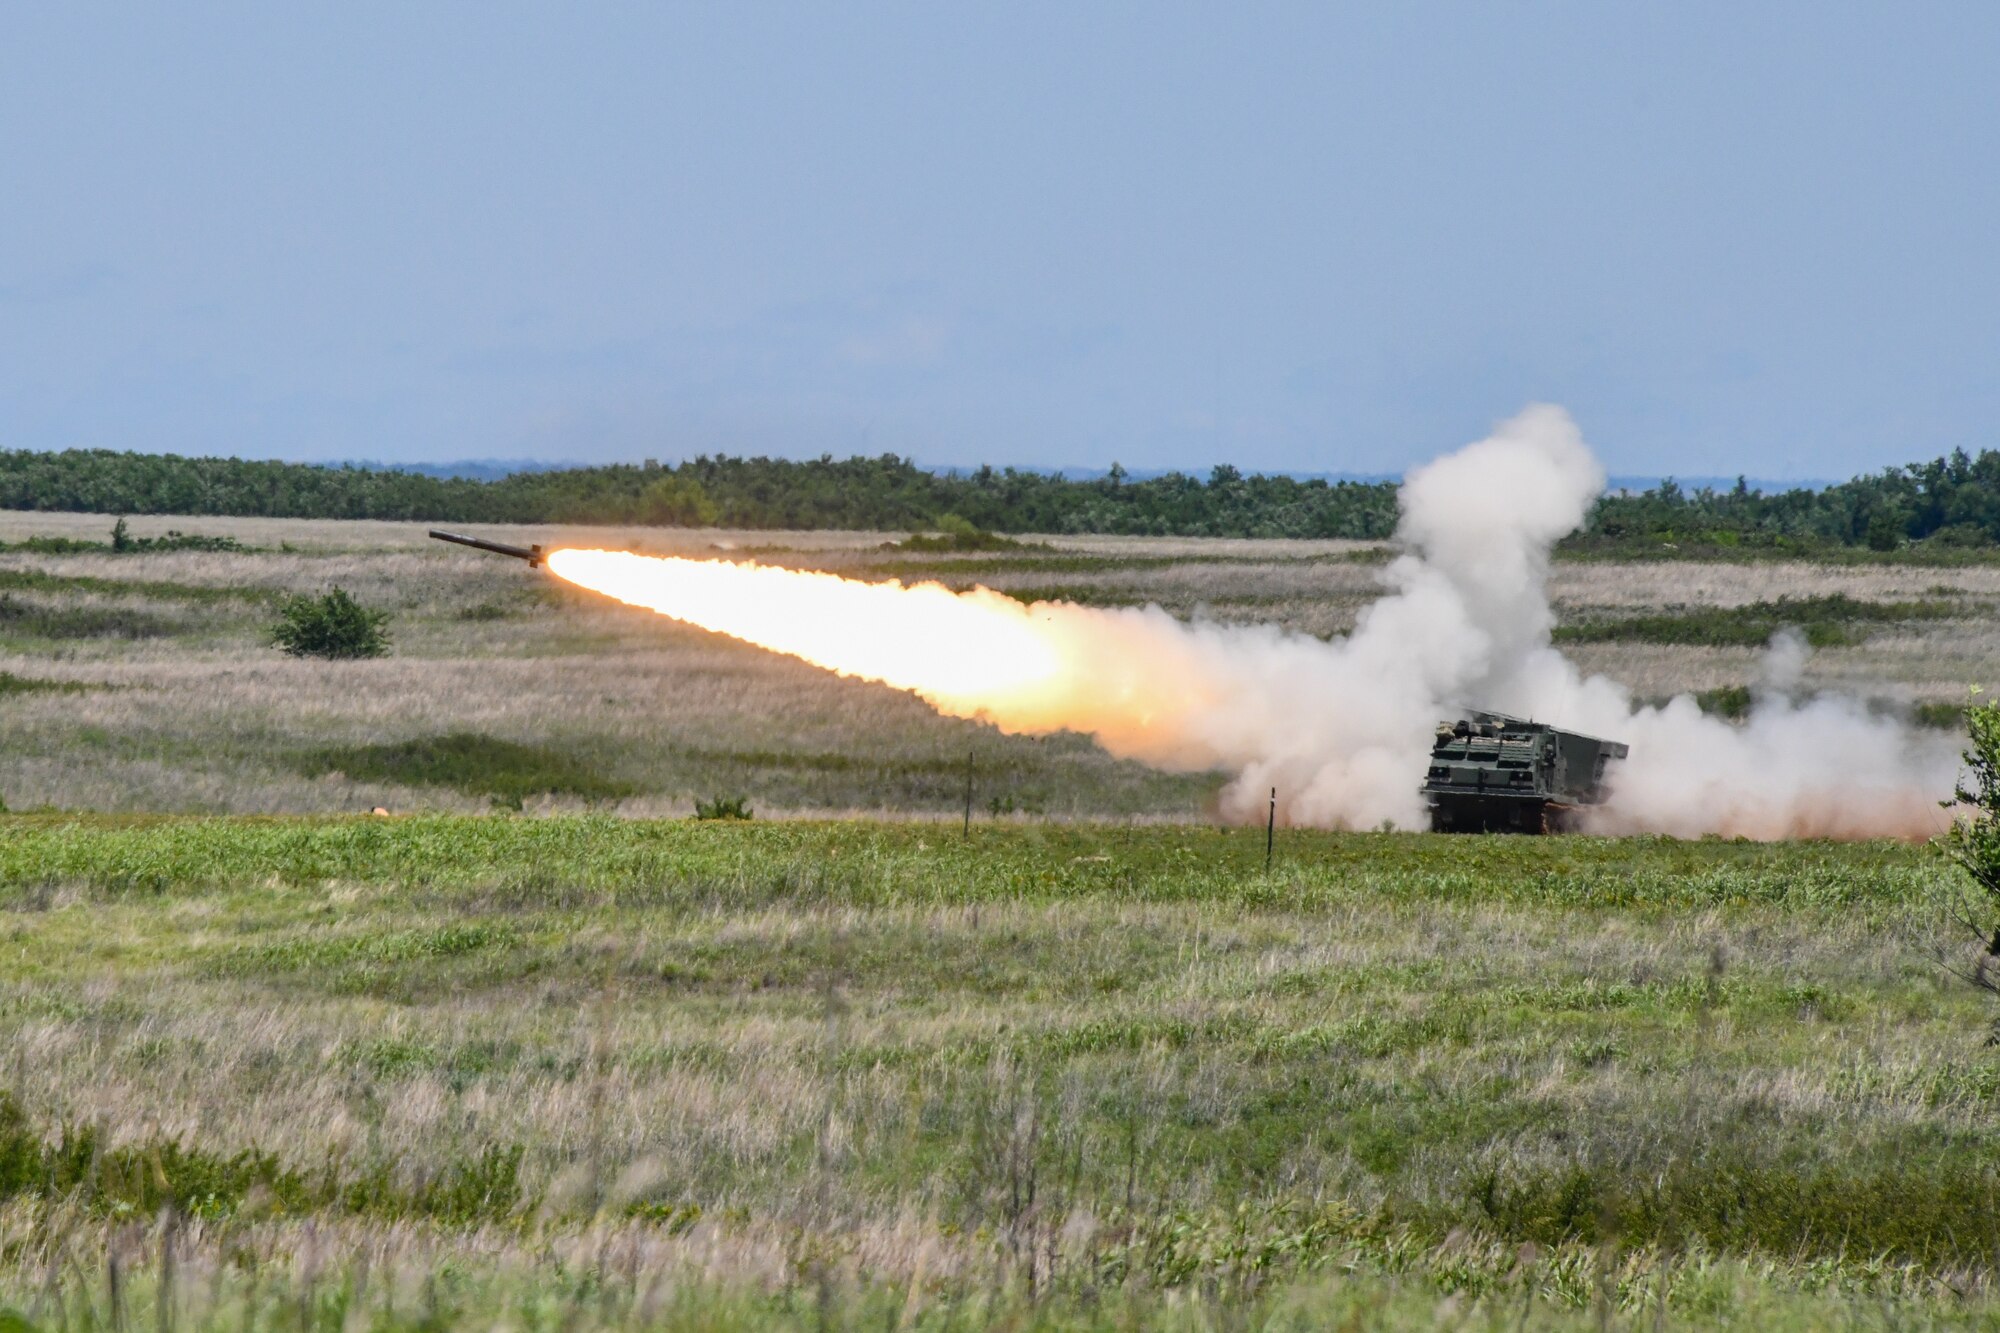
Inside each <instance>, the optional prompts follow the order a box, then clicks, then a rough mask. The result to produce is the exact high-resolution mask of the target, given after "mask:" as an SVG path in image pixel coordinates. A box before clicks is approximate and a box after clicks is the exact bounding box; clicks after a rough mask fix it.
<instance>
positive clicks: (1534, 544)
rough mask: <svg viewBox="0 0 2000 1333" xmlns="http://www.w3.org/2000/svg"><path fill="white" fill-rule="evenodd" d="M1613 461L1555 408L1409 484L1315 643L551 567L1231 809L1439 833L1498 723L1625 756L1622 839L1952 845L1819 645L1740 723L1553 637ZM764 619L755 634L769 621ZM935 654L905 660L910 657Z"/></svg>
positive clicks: (1121, 619) (1933, 774)
mask: <svg viewBox="0 0 2000 1333" xmlns="http://www.w3.org/2000/svg"><path fill="white" fill-rule="evenodd" d="M1604 482H1605V477H1604V471H1603V469H1602V467H1600V466H1599V464H1598V462H1597V460H1596V458H1595V457H1594V456H1593V455H1592V454H1591V452H1590V450H1589V448H1588V447H1587V446H1586V445H1585V444H1584V442H1583V438H1582V436H1581V435H1580V434H1579V432H1578V431H1577V428H1576V425H1575V423H1574V422H1572V421H1571V420H1570V418H1569V416H1568V414H1566V413H1565V412H1563V411H1562V410H1561V409H1560V408H1556V407H1548V406H1538V407H1532V408H1529V409H1528V410H1527V411H1526V412H1523V413H1522V414H1521V415H1520V416H1518V417H1515V418H1514V419H1513V420H1511V421H1508V422H1506V423H1504V424H1503V425H1502V426H1500V427H1499V428H1498V429H1497V430H1496V431H1495V432H1494V433H1493V435H1492V436H1490V437H1489V438H1487V439H1484V440H1481V441H1479V442H1478V443H1476V444H1472V445H1468V446H1466V447H1465V448H1463V449H1460V450H1458V451H1457V452H1455V453H1452V454H1449V455H1446V456H1445V457H1443V458H1440V459H1437V460H1436V461H1434V462H1432V463H1430V464H1428V465H1426V466H1424V467H1421V468H1418V469H1417V470H1415V471H1413V472H1412V473H1410V475H1409V477H1408V478H1407V479H1406V481H1405V482H1404V485H1403V488H1402V491H1401V494H1400V503H1401V507H1402V517H1401V521H1400V523H1399V525H1398V528H1397V533H1396V535H1397V540H1398V542H1399V543H1400V544H1401V546H1402V547H1403V551H1404V553H1403V554H1402V555H1400V556H1399V557H1398V558H1397V559H1396V560H1395V561H1393V562H1392V563H1391V564H1390V565H1389V566H1388V567H1387V569H1386V571H1385V574H1384V577H1385V582H1386V589H1387V590H1386V592H1385V595H1384V596H1383V597H1381V598H1380V599H1379V600H1377V601H1375V602H1374V603H1372V604H1370V605H1369V606H1368V607H1366V608H1364V610H1363V611H1362V613H1361V615H1360V617H1359V618H1358V620H1357V622H1356V624H1355V628H1354V632H1353V633H1352V634H1350V635H1348V636H1347V637H1346V638H1344V639H1336V640H1334V641H1332V642H1323V641H1321V640H1319V639H1315V638H1310V637H1306V636H1303V635H1296V634H1288V633H1285V632H1283V631H1281V630H1278V629H1276V628H1274V627H1268V626H1262V627H1260V626H1249V627H1237V626H1220V625H1214V624H1204V623H1196V624H1192V625H1190V624H1186V623H1183V622H1181V621H1178V620H1175V619H1174V618H1173V617H1172V616H1170V615H1168V614H1167V613H1166V612H1164V611H1162V610H1160V609H1159V608H1157V607H1148V608H1145V609H1143V610H1140V609H1127V610H1106V609H1098V608H1087V607H1080V606H1075V605H1071V604H1069V603H1061V602H1044V603H1037V604H1036V605H1034V606H1032V607H1026V608H1023V607H1020V606H1018V605H1017V604H1015V603H1013V602H1010V601H1008V600H1007V599H1005V598H1002V597H1000V596H998V595H997V594H993V593H988V592H983V591H980V592H974V593H970V594H965V595H963V596H954V595H952V594H949V593H947V592H946V591H945V590H944V589H942V588H938V587H936V586H935V585H927V586H923V587H917V588H907V589H906V588H902V587H900V586H898V585H895V584H863V583H857V582H854V581H852V580H845V579H839V578H835V577H833V576H830V575H818V574H798V573H793V572H790V571H785V570H777V569H768V568H762V567H746V566H740V565H738V566H732V565H722V564H718V563H716V562H695V561H684V560H649V559H647V558H645V557H638V556H629V555H621V554H618V553H610V552H581V551H564V552H557V553H556V554H555V556H554V557H553V558H552V559H551V562H550V567H551V569H552V570H553V571H554V572H556V573H557V574H559V575H562V576H563V577H566V578H571V579H574V580H575V581H577V582H580V583H583V584H585V585H587V586H591V587H596V588H599V589H600V590H602V591H606V592H609V593H611V594H612V595H613V596H616V597H619V598H621V599H623V600H626V601H629V602H633V603H634V604H637V605H642V606H648V607H651V608H652V609H654V610H658V611H661V612H663V613H664V614H667V615H673V616H677V617H679V618H681V619H684V620H688V621H690V622H692V623H695V624H700V625H704V626H706V627H708V628H710V629H716V630H721V631H722V632H725V633H731V634H735V635H737V636H738V637H741V638H744V639H747V640H749V641H750V642H753V643H761V644H763V645H764V646H766V647H771V648H774V649H777V650H779V651H784V652H791V653H794V654H796V655H798V656H801V657H804V658H806V659H807V660H808V661H813V662H817V663H818V664H820V665H822V666H825V667H828V668H829V669H831V670H835V671H840V672H842V673H844V674H851V675H857V676H863V677H866V678H869V679H875V680H882V681H886V682H887V683H890V684H893V685H897V686H900V687H903V688H907V689H911V690H914V691H915V692H916V693H917V694H919V695H921V696H922V697H924V698H926V699H928V700H929V701H930V702H931V703H932V704H934V705H935V706H937V707H938V708H939V709H940V710H942V711H944V712H947V713H951V714H954V715H958V716H968V717H971V716H976V717H982V718H986V719H988V720H990V721H992V722H993V723H994V724H995V725H997V726H999V727H1000V728H1002V729H1003V730H1006V731H1014V732H1029V733H1045V732H1050V731H1054V730H1058V729H1068V730H1074V731H1080V732H1085V733H1087V734H1090V735H1092V736H1094V737H1096V738H1097V740H1098V741H1099V742H1100V743H1101V744H1103V745H1104V747H1105V748H1106V749H1107V750H1109V751H1110V752H1111V753H1113V754H1115V755H1118V756H1120V757H1124V758H1131V759H1137V760H1140V761H1143V762H1145V763H1148V764H1153V765H1156V766H1160V767H1166V768H1174V769H1208V768H1223V769H1226V770H1228V771H1231V772H1233V773H1235V774H1236V775H1237V776H1236V777H1235V779H1234V780H1233V781H1232V782H1231V784H1230V785H1229V787H1228V788H1227V789H1226V791H1225V792H1224V794H1223V807H1224V812H1225V814H1227V815H1229V816H1231V817H1235V818H1242V819H1261V817H1262V815H1263V811H1264V806H1265V801H1266V800H1267V799H1268V794H1269V791H1270V789H1271V788H1273V787H1275V788H1277V790H1278V796H1279V802H1280V811H1281V813H1282V815H1283V816H1284V818H1285V819H1286V820H1287V821H1288V822H1291V823H1296V824H1306V825H1316V826H1322V827H1333V828H1374V827H1378V826H1381V825H1384V824H1390V825H1394V826H1396V827H1401V828H1421V827H1423V826H1424V823H1425V819H1426V811H1425V807H1424V803H1423V799H1422V797H1421V796H1420V795H1419V793H1418V787H1419V785H1420V783H1421V782H1422V779H1423V774H1424V771H1425V769H1426V767H1427V766H1428V764H1427V760H1428V755H1429V751H1430V744H1431V740H1432V738H1433V735H1434V732H1435V728H1436V726H1437V724H1438V722H1439V721H1440V720H1442V719H1446V718H1450V717H1456V716H1458V715H1459V714H1460V713H1461V712H1462V711H1463V710H1464V709H1466V708H1468V707H1477V708H1488V709H1496V710H1499V711H1502V712H1508V713H1515V714H1519V715H1523V716H1528V717H1533V718H1537V719H1540V720H1545V721H1548V722H1552V723H1554V724H1555V725H1558V726H1561V727H1565V728H1568V729H1571V730H1575V731H1582V732H1587V733H1590V734H1593V735H1598V736H1604V737H1608V738H1611V739H1614V740H1621V741H1625V742H1628V743H1629V744H1630V745H1631V756H1630V758H1629V759H1627V760H1626V761H1624V763H1622V764H1621V765H1618V766H1617V767H1616V768H1615V769H1614V777H1613V780H1612V785H1611V796H1610V799H1609V801H1608V802H1607V803H1606V804H1605V805H1604V806H1602V807H1599V808H1597V809H1596V810H1595V811H1594V812H1593V823H1592V827H1594V828H1597V829H1600V830H1602V831H1606V832H1638V831H1652V832H1660V833H1669V834H1674V835H1678V836H1684V837H1685V836H1698V835H1701V834H1708V833H1715V834H1723V835H1727V836H1739V835H1740V836H1746V837H1752V838H1780V837H1850V838H1851V837H1876V836H1880V837H1922V836H1927V835H1929V834H1931V833H1933V832H1935V831H1937V830H1938V829H1939V828H1940V827H1941V825H1942V822H1943V818H1944V816H1943V813H1942V812H1941V811H1940V810H1939V809H1938V806H1937V801H1938V799H1939V798H1940V797H1942V796H1947V795H1949V794H1950V792H1951V789H1952V785H1953V778H1954V775H1955V773H1956V762H1957V761H1956V751H1955V747H1954V746H1953V745H1952V744H1951V743H1950V742H1949V741H1947V740H1944V739H1942V738H1936V737H1931V738H1922V737H1919V736H1917V735H1916V734H1914V733H1913V732H1911V731H1910V730H1909V729H1907V728H1905V727H1904V726H1902V725H1901V724H1899V723H1898V722H1896V721H1895V720H1893V719H1891V718H1887V717H1883V716H1878V715H1875V714H1872V713H1871V712H1870V711H1869V710H1868V709H1867V708H1866V707H1865V706H1864V705H1863V704H1862V703H1861V702H1859V701H1856V700H1852V699H1845V698H1835V697H1829V696H1820V697H1817V698H1812V699H1807V700H1804V701H1799V700H1797V699H1795V698H1794V691H1795V686H1796V682H1797V679H1798V673H1799V670H1800V667H1801V666H1802V664H1803V655H1804V651H1805V650H1804V644H1803V642H1802V641H1798V640H1796V639H1795V638H1792V639H1781V641H1780V642H1779V643H1778V644H1776V645H1774V647H1773V649H1772V651H1771V653H1770V654H1769V655H1768V659H1767V663H1766V670H1765V682H1764V684H1763V685H1762V687H1760V689H1759V690H1758V691H1757V692H1756V696H1755V702H1754V705H1753V708H1752V711H1751V714H1750V717H1749V718H1748V720H1747V721H1746V722H1745V723H1744V724H1742V725H1740V726H1738V725H1732V724H1730V723H1728V722H1724V721H1722V720H1720V719H1716V718H1712V717H1708V716H1706V715H1704V714H1703V713H1702V712H1701V710H1700V709H1699V708H1697V707H1696V705H1695V703H1694V701H1693V700H1692V699H1690V698H1686V697H1683V698H1678V699H1675V700H1673V701H1671V702H1670V703H1668V704H1666V705H1665V706H1663V707H1639V706H1635V705H1634V703H1633V700H1632V698H1631V694H1630V692H1629V691H1628V690H1627V689H1626V688H1625V687H1624V686H1622V685H1620V684H1618V683H1617V682H1615V681H1612V680H1609V679H1606V678H1605V677H1602V676H1585V675H1583V674H1582V673H1581V672H1580V671H1579V670H1578V669H1577V668H1576V666H1575V665H1574V664H1573V663H1571V662H1570V661H1569V660H1568V659H1566V658H1565V657H1563V656H1562V654H1561V653H1559V652H1557V651H1556V650H1555V648H1554V647H1553V646H1552V645H1551V644H1550V641H1549V635H1550V630H1551V629H1552V628H1553V626H1554V623H1555V616H1554V612H1553V610H1552V609H1551V607H1550V605H1549V600H1548V570H1549V564H1548V562H1549V552H1550V550H1551V548H1552V547H1553V546H1554V544H1555V543H1556V541H1557V540H1559V539H1560V538H1561V537H1562V536H1564V535H1565V534H1566V533H1569V532H1571V531H1573V530H1574V529H1576V528H1577V527H1578V526H1580V525H1581V524H1582V523H1583V521H1584V519H1585V517H1586V515H1587V514H1588V513H1589V510H1590V507H1591V505H1592V503H1593V502H1594V501H1595V500H1596V498H1597V496H1598V495H1600V494H1601V493H1602V492H1603V488H1604ZM760 621H761V622H766V623H763V624H761V625H760V624H759V623H758V622H760ZM914 644H931V645H936V646H938V648H939V651H934V652H931V653H929V654H923V653H914V652H913V651H912V649H911V645H914Z"/></svg>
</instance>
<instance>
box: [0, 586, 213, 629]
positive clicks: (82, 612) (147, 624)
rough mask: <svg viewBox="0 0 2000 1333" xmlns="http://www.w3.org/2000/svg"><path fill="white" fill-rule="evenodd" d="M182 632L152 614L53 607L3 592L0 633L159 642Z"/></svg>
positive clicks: (119, 609)
mask: <svg viewBox="0 0 2000 1333" xmlns="http://www.w3.org/2000/svg"><path fill="white" fill-rule="evenodd" d="M179 629H180V624H179V622H177V621H174V620H169V619H168V618H167V617H165V616H160V615H155V614H154V613H153V612H150V611H139V610H134V609H131V608H129V607H118V606H62V605H50V604H48V603H44V602H36V601H23V600H21V599H20V598H17V597H15V596H14V595H13V594H12V593H0V634H11V635H21V636H25V637H28V638H36V639H156V638H161V637H163V636H165V635H169V634H173V633H175V632H176V631H177V630H179Z"/></svg>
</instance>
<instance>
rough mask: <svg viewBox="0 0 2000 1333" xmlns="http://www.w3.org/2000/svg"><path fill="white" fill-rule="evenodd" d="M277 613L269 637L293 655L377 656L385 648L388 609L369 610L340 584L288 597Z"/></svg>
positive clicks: (386, 645) (383, 651)
mask: <svg viewBox="0 0 2000 1333" xmlns="http://www.w3.org/2000/svg"><path fill="white" fill-rule="evenodd" d="M278 617H279V619H278V623H277V624H275V625H273V626H272V627H271V641H272V642H273V643H275V644H276V645H277V646H278V647H280V648H282V649H284V650H285V651H286V652H287V653H290V654H291V655H292V656H293V657H330V658H354V657H380V656H381V655H382V654H383V653H386V652H388V651H389V635H388V632H387V630H386V629H385V628H384V626H385V625H387V623H388V621H389V613H388V612H386V611H371V610H369V609H368V608H367V607H365V606H362V605H361V604H360V603H359V602H357V601H355V600H354V599H353V598H352V597H350V596H348V595H347V591H346V589H344V588H335V589H333V590H332V591H331V592H327V593H324V594H322V595H320V596H318V597H312V596H307V595H305V594H301V595H299V596H297V597H292V598H289V599H287V600H286V602H285V604H284V605H283V606H282V607H280V608H279V610H278Z"/></svg>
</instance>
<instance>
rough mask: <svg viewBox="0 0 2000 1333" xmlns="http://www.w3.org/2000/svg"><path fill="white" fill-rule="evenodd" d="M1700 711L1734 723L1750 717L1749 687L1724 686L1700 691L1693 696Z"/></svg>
mask: <svg viewBox="0 0 2000 1333" xmlns="http://www.w3.org/2000/svg"><path fill="white" fill-rule="evenodd" d="M1694 701H1695V703H1696V704H1698V705H1699V706H1700V708H1701V711H1702V712H1704V713H1708V714H1710V715H1711V716H1714V717H1724V718H1728V719H1729V720H1730V721H1732V722H1734V721H1737V720H1739V719H1741V718H1746V717H1748V716H1750V687H1749V686H1748V685H1724V686H1721V687H1720V688H1717V689H1713V690H1702V691H1699V692H1698V693H1697V694H1696V695H1695V696H1694Z"/></svg>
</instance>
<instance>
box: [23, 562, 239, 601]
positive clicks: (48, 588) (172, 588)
mask: <svg viewBox="0 0 2000 1333" xmlns="http://www.w3.org/2000/svg"><path fill="white" fill-rule="evenodd" d="M0 590H9V591H14V592H48V593H97V594H100V595H105V596H114V597H150V598H153V599H154V600H156V601H174V602H191V603H194V604H196V605H214V604H217V603H227V602H248V603H256V604H262V603H266V602H270V601H272V600H273V599H274V597H275V595H276V594H274V593H273V592H272V591H271V590H270V589H268V588H257V587H249V586H244V585H240V584H239V585H220V586H217V585H209V584H201V583H175V582H172V581H169V580H165V579H107V578H99V577H97V576H96V575H91V574H51V573H49V572H48V571H47V570H43V569H0Z"/></svg>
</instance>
